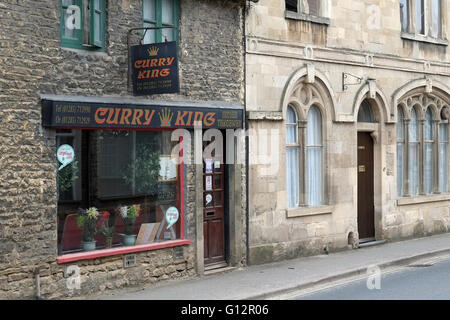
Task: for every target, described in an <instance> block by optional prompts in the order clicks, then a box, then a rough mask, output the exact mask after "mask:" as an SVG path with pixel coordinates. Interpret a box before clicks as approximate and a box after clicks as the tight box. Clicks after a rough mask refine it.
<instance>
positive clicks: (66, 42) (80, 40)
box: [60, 0, 106, 51]
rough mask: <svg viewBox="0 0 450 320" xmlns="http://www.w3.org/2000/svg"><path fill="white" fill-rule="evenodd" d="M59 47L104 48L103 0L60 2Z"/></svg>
mask: <svg viewBox="0 0 450 320" xmlns="http://www.w3.org/2000/svg"><path fill="white" fill-rule="evenodd" d="M60 9H61V21H60V34H61V46H63V47H69V48H76V49H83V50H100V51H101V50H103V49H104V47H105V23H106V18H105V16H106V7H105V0H61V1H60Z"/></svg>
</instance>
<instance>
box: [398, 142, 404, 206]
mask: <svg viewBox="0 0 450 320" xmlns="http://www.w3.org/2000/svg"><path fill="white" fill-rule="evenodd" d="M403 150H404V145H403V144H402V143H397V194H398V196H400V197H401V196H402V195H403V152H404V151H403Z"/></svg>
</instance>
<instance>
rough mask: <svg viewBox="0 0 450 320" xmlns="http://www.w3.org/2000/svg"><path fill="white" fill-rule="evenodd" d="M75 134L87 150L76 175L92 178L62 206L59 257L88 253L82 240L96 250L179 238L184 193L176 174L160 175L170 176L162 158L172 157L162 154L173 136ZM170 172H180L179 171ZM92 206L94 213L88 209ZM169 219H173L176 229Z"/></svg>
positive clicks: (154, 133) (155, 133) (107, 132)
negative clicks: (78, 194) (77, 197)
mask: <svg viewBox="0 0 450 320" xmlns="http://www.w3.org/2000/svg"><path fill="white" fill-rule="evenodd" d="M75 131H76V132H78V133H79V137H80V139H78V140H77V141H78V144H79V145H80V149H81V150H86V152H85V153H84V154H80V155H79V156H78V161H79V162H80V163H83V165H79V166H78V176H80V177H83V176H86V177H89V185H90V187H89V188H85V186H83V188H84V189H83V192H82V198H81V199H80V201H78V202H76V203H73V202H69V203H67V202H63V201H61V200H62V199H60V201H59V202H58V221H59V223H58V228H59V229H58V245H59V248H58V249H59V253H62V254H64V253H69V252H74V251H82V250H85V249H83V245H82V242H83V241H84V242H94V241H95V243H93V249H94V250H95V249H103V248H105V247H106V246H123V245H134V244H144V243H152V242H156V241H165V240H175V239H179V237H180V224H181V222H180V220H181V217H180V215H181V213H182V212H181V207H180V202H179V201H180V192H182V190H179V183H178V177H177V175H176V174H175V175H174V176H166V175H165V174H162V173H161V172H166V171H167V170H162V166H163V165H164V166H165V165H167V164H165V163H167V162H163V161H162V160H161V159H164V157H166V156H167V155H169V156H170V153H169V154H167V153H165V152H164V150H165V149H169V150H172V148H173V147H174V145H175V143H173V142H171V141H170V135H169V139H166V138H165V137H164V135H163V133H162V132H160V131H159V132H158V131H138V132H136V131H124V130H98V131H88V130H85V131H80V130H75ZM81 133H82V134H81ZM76 137H77V136H76ZM64 138H65V139H66V137H64ZM58 142H59V143H63V142H69V140H64V141H63V140H60V141H58ZM74 145H77V143H75V142H74ZM76 156H77V155H76ZM169 162H170V161H169ZM82 170H85V171H83V172H82ZM168 171H170V172H177V166H176V165H174V169H173V170H168ZM72 172H73V171H72ZM69 178H70V175H69ZM211 201H212V200H211ZM94 206H95V207H96V210H94V209H92V210H88V209H89V208H92V207H94ZM79 208H81V210H79ZM166 216H168V217H172V221H173V224H172V225H169V224H168V223H167V221H166V219H165V217H166ZM80 217H81V220H79V219H80ZM77 220H79V221H78V222H80V221H81V226H78V224H77ZM95 229H96V230H97V231H98V232H95ZM86 250H87V249H86Z"/></svg>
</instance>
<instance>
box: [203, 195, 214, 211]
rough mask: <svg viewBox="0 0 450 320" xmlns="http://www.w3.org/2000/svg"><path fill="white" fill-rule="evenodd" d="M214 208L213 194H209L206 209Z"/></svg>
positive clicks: (206, 198)
mask: <svg viewBox="0 0 450 320" xmlns="http://www.w3.org/2000/svg"><path fill="white" fill-rule="evenodd" d="M213 206H214V201H213V194H212V193H207V194H206V195H205V207H207V208H208V207H213Z"/></svg>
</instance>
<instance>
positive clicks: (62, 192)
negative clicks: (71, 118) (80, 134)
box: [56, 136, 81, 201]
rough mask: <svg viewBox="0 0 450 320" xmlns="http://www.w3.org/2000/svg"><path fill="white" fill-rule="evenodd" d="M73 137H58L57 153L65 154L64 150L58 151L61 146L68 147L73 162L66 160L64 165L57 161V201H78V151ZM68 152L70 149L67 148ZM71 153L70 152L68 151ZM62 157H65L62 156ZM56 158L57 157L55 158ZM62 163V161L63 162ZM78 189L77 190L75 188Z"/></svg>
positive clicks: (79, 157)
mask: <svg viewBox="0 0 450 320" xmlns="http://www.w3.org/2000/svg"><path fill="white" fill-rule="evenodd" d="M75 139H76V138H75V137H74V136H58V137H57V139H56V141H57V151H59V152H66V151H65V150H64V149H60V147H61V146H63V145H68V146H70V147H71V148H72V150H73V151H74V152H73V153H74V154H73V155H72V156H73V158H72V159H73V160H70V162H69V160H67V162H66V163H64V162H60V161H59V160H58V163H57V165H58V171H57V184H58V200H59V201H65V200H68V201H74V200H79V193H80V192H79V181H80V174H79V168H80V167H81V163H80V159H81V156H80V150H79V148H78V143H76V142H75ZM69 150H70V148H69ZM70 151H71V150H70ZM59 157H61V155H59ZM62 157H65V156H64V155H62ZM57 158H58V157H57ZM63 161H64V160H63ZM77 187H78V188H77Z"/></svg>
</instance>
